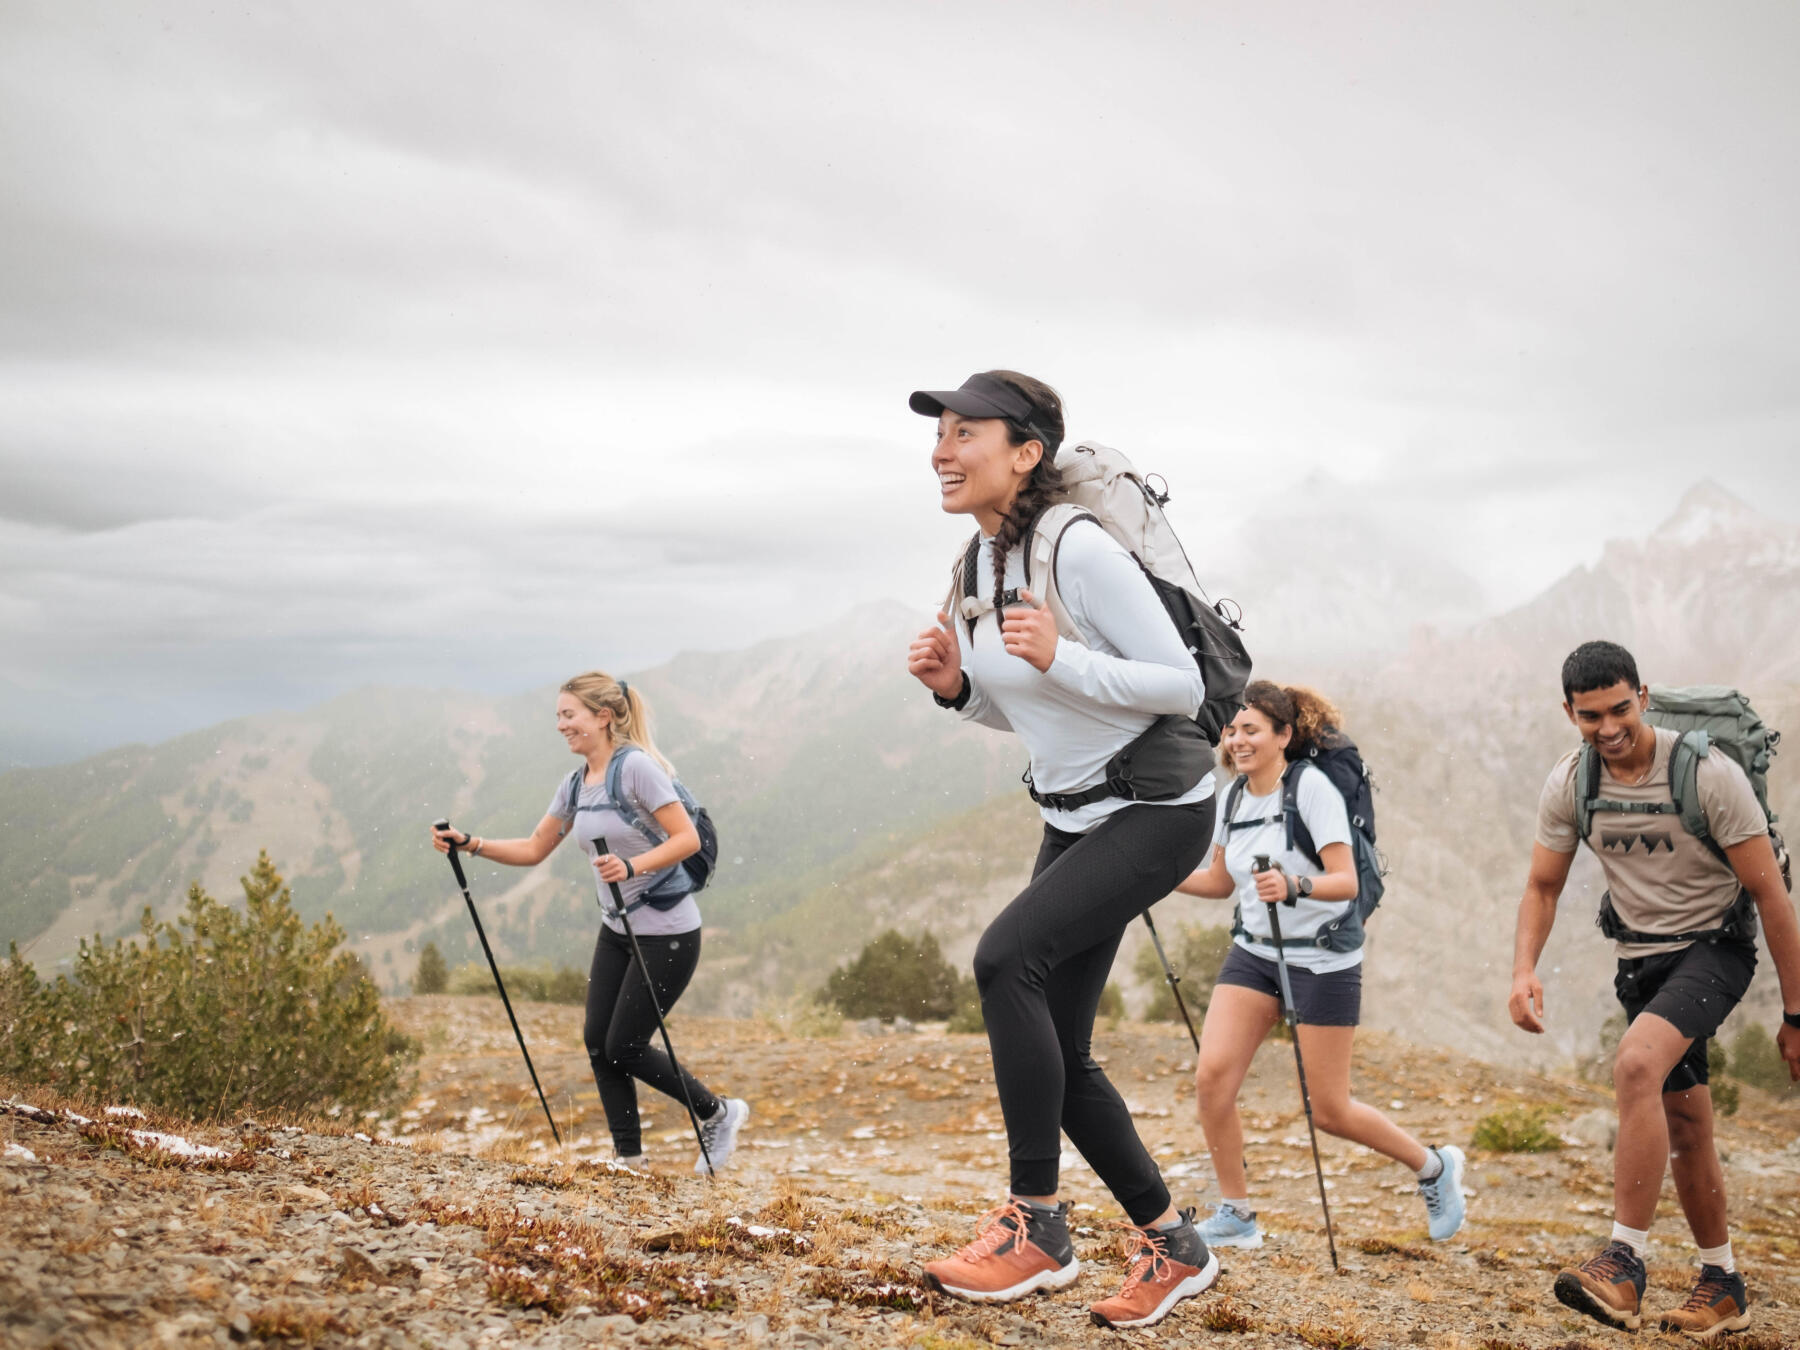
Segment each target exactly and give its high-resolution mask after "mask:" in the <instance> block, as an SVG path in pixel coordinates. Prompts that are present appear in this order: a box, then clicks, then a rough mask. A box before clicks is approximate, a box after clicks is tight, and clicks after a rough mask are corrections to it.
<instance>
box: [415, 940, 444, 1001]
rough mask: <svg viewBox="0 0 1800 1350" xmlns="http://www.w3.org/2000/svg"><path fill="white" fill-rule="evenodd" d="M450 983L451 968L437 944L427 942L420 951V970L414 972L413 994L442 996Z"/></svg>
mask: <svg viewBox="0 0 1800 1350" xmlns="http://www.w3.org/2000/svg"><path fill="white" fill-rule="evenodd" d="M449 983H450V968H449V967H448V966H446V965H445V964H444V954H443V953H442V952H440V951H439V950H438V949H437V943H435V942H427V943H426V944H425V945H424V947H422V948H421V949H420V951H419V968H418V969H417V970H416V971H414V972H413V986H412V987H413V993H415V994H441V993H443V992H444V988H445V986H446V985H448V984H449Z"/></svg>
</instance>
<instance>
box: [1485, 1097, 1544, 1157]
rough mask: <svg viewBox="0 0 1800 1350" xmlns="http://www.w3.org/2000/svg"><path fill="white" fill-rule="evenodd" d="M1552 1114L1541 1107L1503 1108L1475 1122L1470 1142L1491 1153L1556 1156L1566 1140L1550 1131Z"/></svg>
mask: <svg viewBox="0 0 1800 1350" xmlns="http://www.w3.org/2000/svg"><path fill="white" fill-rule="evenodd" d="M1549 1115H1550V1113H1549V1112H1548V1111H1546V1110H1544V1108H1542V1107H1540V1106H1507V1107H1502V1108H1501V1109H1500V1110H1498V1111H1493V1112H1490V1113H1489V1114H1487V1115H1485V1116H1483V1117H1482V1118H1481V1119H1480V1120H1478V1121H1476V1122H1475V1135H1474V1138H1473V1139H1471V1140H1470V1143H1471V1144H1473V1146H1474V1147H1476V1148H1481V1149H1486V1150H1487V1151H1488V1152H1490V1153H1553V1152H1555V1151H1556V1150H1557V1149H1559V1148H1561V1147H1562V1146H1563V1141H1562V1136H1561V1135H1559V1134H1557V1133H1556V1131H1555V1130H1553V1129H1551V1128H1550V1126H1549V1124H1548V1120H1549Z"/></svg>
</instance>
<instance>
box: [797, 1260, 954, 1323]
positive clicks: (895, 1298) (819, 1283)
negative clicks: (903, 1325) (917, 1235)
mask: <svg viewBox="0 0 1800 1350" xmlns="http://www.w3.org/2000/svg"><path fill="white" fill-rule="evenodd" d="M807 1289H808V1291H809V1292H810V1293H811V1294H812V1295H813V1296H814V1297H815V1298H828V1299H831V1300H832V1301H833V1302H836V1303H849V1304H853V1305H855V1306H856V1307H859V1308H886V1309H891V1310H894V1311H899V1312H923V1311H928V1310H929V1309H931V1308H932V1306H933V1304H932V1295H931V1291H930V1290H929V1289H927V1288H926V1287H925V1286H924V1285H922V1284H920V1283H919V1281H918V1280H917V1279H916V1278H914V1277H913V1276H912V1275H911V1274H909V1273H907V1272H906V1271H904V1270H900V1269H899V1268H898V1267H893V1266H889V1267H886V1268H884V1269H882V1270H880V1271H863V1272H858V1273H856V1274H845V1273H844V1272H843V1271H839V1270H815V1271H814V1272H813V1273H812V1276H811V1278H810V1279H809V1280H808V1282H807Z"/></svg>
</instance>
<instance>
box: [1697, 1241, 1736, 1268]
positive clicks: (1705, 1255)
mask: <svg viewBox="0 0 1800 1350" xmlns="http://www.w3.org/2000/svg"><path fill="white" fill-rule="evenodd" d="M1700 1259H1701V1261H1703V1262H1705V1263H1706V1264H1707V1265H1709V1266H1717V1267H1718V1268H1719V1269H1720V1270H1722V1271H1724V1272H1725V1273H1726V1274H1727V1275H1731V1274H1735V1273H1736V1271H1737V1262H1736V1261H1734V1260H1732V1259H1731V1239H1730V1238H1727V1239H1725V1244H1724V1246H1722V1247H1702V1248H1701V1249H1700Z"/></svg>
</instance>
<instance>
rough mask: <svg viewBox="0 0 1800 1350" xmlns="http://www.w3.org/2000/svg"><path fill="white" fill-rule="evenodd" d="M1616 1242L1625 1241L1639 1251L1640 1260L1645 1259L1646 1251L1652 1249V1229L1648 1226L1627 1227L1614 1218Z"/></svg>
mask: <svg viewBox="0 0 1800 1350" xmlns="http://www.w3.org/2000/svg"><path fill="white" fill-rule="evenodd" d="M1612 1240H1613V1241H1614V1242H1623V1243H1624V1244H1625V1245H1626V1246H1627V1247H1629V1248H1631V1250H1632V1251H1634V1252H1636V1253H1637V1258H1638V1260H1640V1261H1642V1260H1643V1259H1644V1253H1645V1252H1647V1251H1649V1250H1650V1230H1649V1229H1648V1228H1627V1227H1626V1226H1625V1225H1624V1224H1622V1223H1620V1222H1619V1221H1618V1220H1617V1219H1614V1220H1613V1235H1612Z"/></svg>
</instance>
